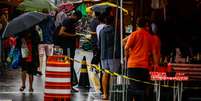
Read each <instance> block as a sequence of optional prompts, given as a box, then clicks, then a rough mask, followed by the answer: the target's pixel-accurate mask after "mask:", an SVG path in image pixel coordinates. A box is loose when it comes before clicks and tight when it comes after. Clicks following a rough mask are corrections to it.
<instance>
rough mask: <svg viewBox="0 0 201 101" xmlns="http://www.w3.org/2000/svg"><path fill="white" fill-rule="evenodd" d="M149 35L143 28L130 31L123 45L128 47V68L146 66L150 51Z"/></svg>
mask: <svg viewBox="0 0 201 101" xmlns="http://www.w3.org/2000/svg"><path fill="white" fill-rule="evenodd" d="M150 43H151V35H150V34H149V32H147V31H146V30H144V29H138V30H136V31H135V32H132V33H131V35H130V36H129V38H128V40H127V43H126V45H125V48H126V49H129V56H128V63H127V65H128V68H136V67H137V68H148V66H149V54H150V52H151V50H152V49H151V48H152V46H151V44H150Z"/></svg>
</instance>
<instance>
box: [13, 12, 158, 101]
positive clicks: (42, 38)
mask: <svg viewBox="0 0 201 101" xmlns="http://www.w3.org/2000/svg"><path fill="white" fill-rule="evenodd" d="M110 14H111V13H110V9H108V12H105V13H98V12H95V15H96V16H95V17H96V18H94V20H92V22H93V21H95V23H91V24H93V25H92V26H91V32H93V39H94V43H93V45H94V47H95V49H94V51H93V53H94V58H93V59H92V64H100V66H101V67H102V68H103V69H108V70H110V71H112V72H116V73H119V72H120V68H121V64H120V56H121V52H120V50H121V49H120V48H121V44H120V33H119V31H118V29H119V27H120V26H118V25H119V22H117V23H116V22H115V20H113V19H115V16H111V15H110ZM55 17H56V18H55ZM57 17H58V18H57ZM81 17H82V13H81V12H80V11H75V12H74V13H73V14H72V15H70V16H67V15H66V14H65V12H63V11H61V12H59V13H58V14H57V15H56V16H49V17H48V19H47V20H45V21H43V22H41V23H40V24H39V26H38V27H39V28H38V29H37V30H36V29H35V27H33V28H31V29H30V30H28V31H24V32H22V34H20V35H21V36H19V37H18V38H17V45H16V47H17V48H19V49H21V50H20V51H21V52H22V48H27V49H28V50H29V53H31V54H28V55H27V56H26V57H22V59H21V60H22V61H21V63H20V64H21V67H22V73H21V77H22V84H21V87H20V91H24V89H25V88H26V85H25V84H26V75H27V74H28V75H29V91H30V92H33V91H34V87H33V81H34V78H33V75H35V74H37V73H38V74H43V73H41V70H42V69H41V68H42V65H41V61H42V60H41V59H39V57H40V56H39V55H43V56H44V54H46V55H47V56H48V55H49V56H51V55H52V54H49V51H50V50H53V49H52V48H53V46H52V44H54V45H59V46H60V47H61V48H63V50H64V52H63V53H64V55H68V56H70V57H71V58H74V56H75V49H76V38H77V37H79V36H78V35H76V29H75V27H76V26H75V25H76V23H77V22H78V20H79V19H81ZM55 19H56V20H55ZM55 21H57V22H55ZM116 25H117V26H116ZM150 25H151V24H150V22H149V20H148V19H145V18H139V19H138V20H137V23H136V26H137V30H136V31H134V32H132V33H131V34H130V35H129V36H127V37H126V38H125V39H124V40H123V43H124V46H123V47H124V51H125V54H124V56H125V57H126V60H127V61H126V63H127V65H128V67H126V68H127V69H128V76H129V77H130V78H135V79H138V80H142V81H149V78H150V75H149V71H150V70H154V69H152V68H150V66H152V67H154V68H157V67H158V64H159V60H160V59H159V57H160V40H159V38H158V37H157V36H156V35H155V32H154V31H151V29H152V28H151V27H150ZM39 29H41V30H42V31H40V30H39ZM28 33H29V34H28ZM30 33H31V34H30ZM41 33H42V34H41ZM152 34H153V35H152ZM21 43H23V44H21ZM37 47H38V48H39V50H36V49H38V48H37ZM42 47H43V48H42ZM46 48H47V49H46ZM46 50H47V51H46ZM44 51H45V53H44ZM46 55H45V57H46ZM30 66H31V67H30ZM38 67H40V68H39V69H38ZM73 67H74V66H73V61H71V71H72V72H71V73H72V77H71V78H72V79H71V81H72V87H73V86H75V85H76V84H77V83H78V81H77V80H76V79H77V77H76V73H75V71H74V69H73ZM110 80H116V77H114V76H110V75H109V74H108V73H105V72H103V75H102V76H101V79H100V82H101V87H100V91H102V99H104V100H107V99H109V96H110V95H109V90H108V87H109V84H110V83H111V82H110ZM146 88H147V85H145V84H141V83H138V82H135V81H130V85H129V87H128V92H129V93H128V94H132V92H133V91H137V90H142V91H144V92H146ZM72 91H75V92H77V91H78V90H76V89H75V88H74V87H73V89H72ZM130 92H131V93H130ZM147 96H148V95H147ZM143 98H145V97H144V96H143V97H140V96H136V95H128V101H132V100H133V99H135V101H143V100H145V99H143Z"/></svg>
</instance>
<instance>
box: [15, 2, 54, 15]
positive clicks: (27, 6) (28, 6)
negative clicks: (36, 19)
mask: <svg viewBox="0 0 201 101" xmlns="http://www.w3.org/2000/svg"><path fill="white" fill-rule="evenodd" d="M17 9H19V10H22V11H26V12H31V11H39V12H42V11H44V10H47V11H52V10H55V9H57V7H56V6H55V5H54V4H53V3H51V2H49V1H48V0H24V1H23V2H22V3H20V4H19V6H18V7H17Z"/></svg>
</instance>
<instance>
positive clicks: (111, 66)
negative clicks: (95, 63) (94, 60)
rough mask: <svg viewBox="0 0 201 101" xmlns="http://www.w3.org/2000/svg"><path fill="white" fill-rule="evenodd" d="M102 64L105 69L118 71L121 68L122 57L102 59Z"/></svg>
mask: <svg viewBox="0 0 201 101" xmlns="http://www.w3.org/2000/svg"><path fill="white" fill-rule="evenodd" d="M101 65H102V68H103V69H107V70H110V71H112V72H116V73H118V72H119V70H120V66H121V64H120V59H106V60H101Z"/></svg>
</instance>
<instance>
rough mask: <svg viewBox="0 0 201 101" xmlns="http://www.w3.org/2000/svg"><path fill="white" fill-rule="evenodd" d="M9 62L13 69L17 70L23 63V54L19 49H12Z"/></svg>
mask: <svg viewBox="0 0 201 101" xmlns="http://www.w3.org/2000/svg"><path fill="white" fill-rule="evenodd" d="M7 61H8V63H9V65H10V67H11V68H13V69H17V68H18V67H19V64H20V61H21V54H20V50H19V49H18V48H11V50H10V53H9V56H8V58H7Z"/></svg>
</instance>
